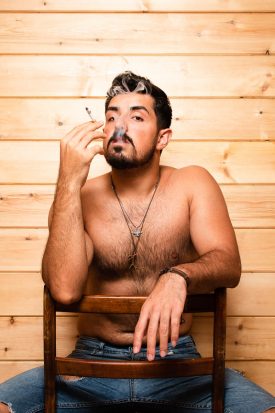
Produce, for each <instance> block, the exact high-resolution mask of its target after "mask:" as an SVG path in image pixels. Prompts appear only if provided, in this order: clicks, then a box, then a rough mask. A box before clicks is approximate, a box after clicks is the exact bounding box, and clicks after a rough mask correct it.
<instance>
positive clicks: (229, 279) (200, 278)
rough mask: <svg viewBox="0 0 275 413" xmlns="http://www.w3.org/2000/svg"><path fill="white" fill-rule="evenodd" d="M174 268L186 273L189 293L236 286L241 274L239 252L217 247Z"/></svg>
mask: <svg viewBox="0 0 275 413" xmlns="http://www.w3.org/2000/svg"><path fill="white" fill-rule="evenodd" d="M176 268H178V269H181V270H182V271H186V273H187V274H188V276H189V279H190V286H189V287H188V292H191V293H199V292H210V291H213V290H214V289H216V288H218V287H229V288H233V287H236V285H237V284H238V282H239V279H240V275H241V262H240V257H239V254H238V253H237V252H236V253H231V252H230V253H229V252H226V251H224V250H217V249H216V250H213V251H209V252H207V253H206V254H204V255H202V256H201V257H199V258H198V259H197V260H195V261H194V262H191V263H186V264H182V265H177V266H176Z"/></svg>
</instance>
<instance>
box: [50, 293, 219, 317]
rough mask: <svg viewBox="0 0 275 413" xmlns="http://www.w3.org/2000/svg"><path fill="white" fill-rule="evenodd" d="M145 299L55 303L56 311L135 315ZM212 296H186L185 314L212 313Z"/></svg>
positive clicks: (104, 298)
mask: <svg viewBox="0 0 275 413" xmlns="http://www.w3.org/2000/svg"><path fill="white" fill-rule="evenodd" d="M146 298H147V297H134V296H132V297H127V296H105V295H104V296H103V295H86V296H83V297H82V299H81V300H80V301H78V302H76V303H73V304H69V305H64V304H60V303H56V311H61V312H77V313H112V314H137V313H139V312H140V310H141V307H142V305H143V303H144V301H145V300H146ZM214 300H215V297H214V294H194V295H188V297H187V301H186V304H185V308H184V312H185V313H197V312H213V311H214V309H215V301H214Z"/></svg>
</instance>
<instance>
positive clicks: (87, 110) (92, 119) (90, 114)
mask: <svg viewBox="0 0 275 413" xmlns="http://www.w3.org/2000/svg"><path fill="white" fill-rule="evenodd" d="M85 109H86V112H87V113H88V115H89V116H90V118H91V121H92V122H96V120H95V119H94V118H93V117H92V112H91V110H90V109H89V108H85Z"/></svg>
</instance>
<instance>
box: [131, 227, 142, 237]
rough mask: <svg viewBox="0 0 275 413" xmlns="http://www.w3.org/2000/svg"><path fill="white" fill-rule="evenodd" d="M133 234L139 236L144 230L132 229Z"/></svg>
mask: <svg viewBox="0 0 275 413" xmlns="http://www.w3.org/2000/svg"><path fill="white" fill-rule="evenodd" d="M132 234H133V235H134V237H137V238H139V237H140V236H141V234H142V231H141V230H140V229H138V228H136V229H135V230H134V231H132Z"/></svg>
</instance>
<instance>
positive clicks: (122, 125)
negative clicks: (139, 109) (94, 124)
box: [115, 116, 128, 133]
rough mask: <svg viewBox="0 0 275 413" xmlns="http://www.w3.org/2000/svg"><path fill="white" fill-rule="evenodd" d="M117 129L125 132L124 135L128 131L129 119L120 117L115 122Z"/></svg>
mask: <svg viewBox="0 0 275 413" xmlns="http://www.w3.org/2000/svg"><path fill="white" fill-rule="evenodd" d="M115 129H116V130H117V129H120V130H123V131H124V133H125V132H126V131H127V129H128V127H127V119H126V117H125V116H119V117H118V118H117V119H116V122H115Z"/></svg>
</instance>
